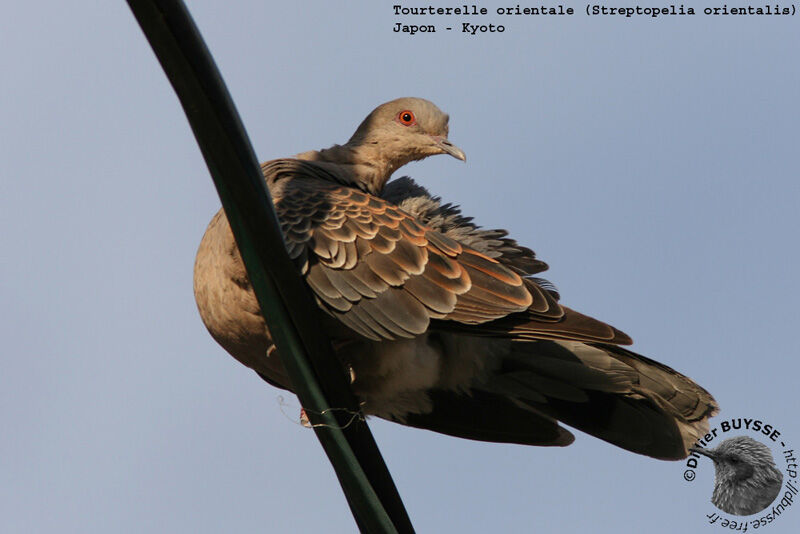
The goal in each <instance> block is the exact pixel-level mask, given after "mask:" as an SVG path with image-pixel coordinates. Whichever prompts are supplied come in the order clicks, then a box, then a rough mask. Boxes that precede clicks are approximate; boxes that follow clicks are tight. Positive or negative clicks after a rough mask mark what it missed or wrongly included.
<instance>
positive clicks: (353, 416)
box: [278, 395, 366, 430]
mask: <svg viewBox="0 0 800 534" xmlns="http://www.w3.org/2000/svg"><path fill="white" fill-rule="evenodd" d="M278 406H279V407H280V410H281V413H282V414H283V416H284V417H286V419H288V420H289V421H291V422H292V423H294V424H296V425H299V426H302V427H305V428H319V427H327V428H337V429H339V430H344V429H345V428H347V427H349V426H350V425H352V424H353V423H354V422H356V421H359V420H360V421H365V420H366V418H365V417H364V415H363V414H362V413H361V412H354V411H353V410H350V409H348V408H327V409H325V410H322V411H321V412H315V411H313V410H308V409H306V408H300V410H301V414H303V412H305V415H306V421H305V422H304V421H303V418H302V416H301V418H300V420H299V421H298V420H297V419H296V418H294V417H292V416H291V415H289V414H288V413H286V411H285V410H284V408H292V409H296V408H295V407H294V406H292V405H291V404H289V403H288V402H286V399H284V397H283V395H278ZM329 412H345V413H347V414H349V415H350V419H348V421H347V423H345V424H344V425H329V424H327V423H314V424H312V423H311V421H310V420H308V415H307V414H309V413H313V414H315V415H320V416H322V415H325V414H327V413H329Z"/></svg>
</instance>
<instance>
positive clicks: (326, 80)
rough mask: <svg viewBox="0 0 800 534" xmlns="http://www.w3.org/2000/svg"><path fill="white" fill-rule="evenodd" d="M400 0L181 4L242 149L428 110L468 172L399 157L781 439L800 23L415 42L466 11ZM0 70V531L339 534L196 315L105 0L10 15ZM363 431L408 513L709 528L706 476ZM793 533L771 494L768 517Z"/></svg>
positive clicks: (580, 300) (174, 190)
mask: <svg viewBox="0 0 800 534" xmlns="http://www.w3.org/2000/svg"><path fill="white" fill-rule="evenodd" d="M392 4H393V2H367V1H364V0H361V1H355V2H347V3H345V2H322V1H309V2H293V3H290V2H285V3H280V4H277V3H274V2H273V3H264V2H239V1H233V2H228V3H224V4H223V3H221V2H211V1H207V0H204V1H195V2H190V9H191V12H192V14H193V15H194V17H195V20H196V22H197V24H198V26H199V27H200V29H201V31H202V33H203V35H204V36H205V38H206V40H207V43H208V45H209V47H210V49H211V51H212V53H213V54H214V56H215V58H216V60H217V63H218V65H219V67H220V70H221V71H222V73H223V75H224V77H225V80H226V82H227V83H228V86H229V89H230V91H231V94H232V95H233V97H234V100H235V102H236V104H237V106H238V109H239V112H240V113H241V115H242V118H243V120H244V123H245V125H246V127H247V129H248V132H249V134H250V136H251V140H252V142H253V145H254V147H255V149H256V153H257V154H258V157H259V159H261V160H267V159H271V158H274V157H280V156H287V155H291V154H294V153H297V152H300V151H303V150H308V149H314V148H321V147H325V146H329V145H331V144H333V143H341V142H344V141H346V140H347V138H348V137H349V136H350V134H351V133H352V132H353V130H354V129H355V127H356V126H357V125H358V123H359V122H360V121H361V119H362V118H363V117H364V116H365V115H366V114H367V113H368V112H369V111H370V110H371V109H372V108H374V107H375V106H376V105H378V104H380V103H382V102H384V101H386V100H390V99H393V98H396V97H399V96H421V97H425V98H428V99H430V100H432V101H434V102H435V103H437V104H438V105H439V107H441V108H442V109H443V110H445V111H447V112H448V113H449V114H450V116H451V121H450V138H451V140H452V141H453V142H454V143H455V144H457V145H458V146H460V147H461V148H462V149H464V151H465V152H466V153H467V156H468V159H467V163H466V164H462V163H461V162H458V161H455V160H453V159H452V158H444V157H442V158H431V159H429V160H426V161H424V162H418V163H414V164H411V165H409V166H408V167H406V168H404V169H402V170H401V171H400V172H399V173H398V175H400V174H409V175H411V176H413V177H414V178H415V179H417V180H418V181H420V182H422V183H424V184H425V185H426V186H428V187H429V188H430V189H431V190H432V191H433V192H434V193H436V194H439V195H441V196H443V197H444V198H445V199H446V200H448V201H452V202H456V203H459V204H461V206H462V207H463V209H464V211H465V212H466V213H467V214H469V215H473V216H474V217H475V218H476V219H477V221H478V222H479V223H480V224H482V225H484V226H487V227H501V228H507V229H508V230H510V232H511V234H512V236H513V237H515V238H516V239H518V240H519V241H520V242H521V243H523V244H525V245H528V246H530V247H532V248H533V249H534V250H536V251H537V253H538V254H539V255H540V257H541V258H542V259H544V260H545V261H547V262H548V263H549V264H550V267H551V270H550V271H549V272H548V273H547V275H548V278H549V279H551V280H552V281H553V282H554V283H556V284H557V285H558V287H559V288H560V290H561V294H562V298H563V302H564V303H566V304H567V305H569V306H571V307H573V308H576V309H579V310H581V311H583V312H585V313H588V314H591V315H593V316H595V317H598V318H601V319H604V320H606V321H608V322H610V323H612V324H614V325H615V326H617V327H619V328H621V329H622V330H624V331H625V332H627V333H629V334H631V335H632V336H633V338H634V340H635V345H634V346H633V348H634V350H636V351H638V352H641V353H643V354H646V355H648V356H650V357H652V358H655V359H657V360H659V361H662V362H664V363H667V364H669V365H671V366H673V367H675V368H676V369H679V370H680V371H682V372H684V373H686V374H688V375H689V376H691V377H693V378H694V379H696V380H697V381H698V382H699V383H701V384H702V385H703V386H705V387H706V388H708V389H709V390H710V391H711V392H712V393H713V394H714V395H715V396H716V398H717V400H718V401H719V403H720V405H721V406H722V409H723V411H722V414H721V415H720V418H719V419H718V420H717V421H722V420H724V419H727V418H731V417H755V418H760V419H763V420H765V421H768V422H771V423H772V424H773V425H775V426H777V427H778V428H780V430H781V432H782V436H783V437H785V439H786V442H787V443H789V444H792V445H793V446H794V447H796V448H800V428H798V426H797V405H798V401H797V389H796V384H797V377H798V373H799V372H800V365H798V363H797V362H798V358H797V345H796V342H795V340H794V337H795V336H796V332H797V331H798V328H800V313H799V312H798V308H797V304H796V303H797V302H798V301H800V283H798V279H797V272H796V271H797V267H796V266H797V265H798V264H799V263H800V252H798V247H797V242H798V238H797V230H798V228H800V216H798V213H797V207H798V205H799V204H800V186H798V179H797V158H796V154H797V143H798V124H800V112H798V106H797V95H798V94H800V92H799V90H800V63H798V62H797V61H795V59H794V57H793V55H794V54H795V53H796V52H797V50H798V45H800V36H798V32H797V22H796V21H797V19H796V18H794V17H733V16H731V17H703V16H695V17H659V18H656V19H653V18H649V17H644V18H625V17H613V18H612V17H607V18H601V17H592V18H589V17H586V16H584V15H582V13H583V10H584V8H585V6H584V5H582V4H569V3H567V4H565V5H572V7H574V8H575V10H576V12H577V13H576V15H574V16H572V17H549V18H541V17H505V18H503V19H502V20H494V22H496V23H503V24H504V25H505V27H506V31H505V32H504V33H502V34H485V35H476V36H468V35H466V34H462V33H460V32H458V31H450V32H447V31H438V32H437V33H431V34H417V35H414V36H412V37H409V36H407V35H402V34H399V33H394V32H392V27H393V25H394V24H395V23H396V22H403V23H409V24H413V23H433V24H442V25H444V24H445V23H448V24H449V23H451V22H452V25H453V26H455V27H456V28H458V26H459V25H460V22H462V21H461V19H460V18H453V19H452V20H447V19H440V18H436V19H431V20H426V21H424V22H423V21H419V22H415V21H414V20H413V19H411V18H402V17H397V16H395V15H394V14H393V11H392V9H391V5H392ZM436 5H441V6H448V5H451V4H436ZM452 5H455V4H452ZM480 5H482V6H485V7H487V8H489V11H490V12H491V11H492V10H493V8H495V7H497V6H502V5H504V4H500V3H495V2H483V3H481V4H480ZM641 5H650V4H646V3H643V4H641ZM709 5H712V4H709ZM713 5H715V6H716V4H713ZM731 5H733V4H731ZM523 7H524V6H523ZM440 21H441V22H440ZM492 21H493V17H492V16H488V17H487V18H486V19H485V22H486V23H489V22H492ZM465 22H473V23H474V22H475V21H474V20H469V21H466V20H465ZM0 64H2V65H3V73H4V74H3V79H4V81H3V83H2V84H0V91H1V92H0V97H1V98H0V120H2V128H0V136H1V137H0V223H1V224H2V228H3V231H2V232H0V251H2V254H0V336H2V339H3V340H4V350H3V356H2V371H0V428H1V429H2V432H0V481H1V482H0V531H2V532H76V533H77V532H80V533H89V532H265V531H266V532H352V531H354V528H355V527H354V523H353V520H352V517H351V516H350V512H349V510H348V508H347V506H346V504H345V501H344V498H343V496H342V494H341V491H340V489H339V486H338V483H337V482H336V479H335V477H334V475H333V471H332V469H331V468H330V466H329V465H328V463H327V460H326V458H325V456H324V454H323V452H322V449H321V448H320V446H319V444H318V442H317V440H316V439H315V437H314V436H313V434H312V432H310V431H308V430H306V429H304V428H303V427H301V426H299V425H298V424H297V421H296V419H297V411H298V409H299V407H298V405H297V402H296V399H294V397H292V396H291V395H289V394H287V393H285V392H282V391H279V390H277V389H274V388H272V387H271V386H269V385H267V384H265V383H263V382H262V381H261V380H260V379H259V378H258V377H257V376H256V375H255V374H254V373H252V372H251V371H249V370H247V369H246V368H244V367H242V366H241V365H239V364H238V363H236V362H235V361H234V360H233V359H232V358H230V357H229V356H227V354H226V353H225V352H224V351H223V350H222V349H221V348H220V347H218V346H217V345H216V344H215V343H214V341H213V340H212V339H211V337H210V336H209V335H208V334H207V333H206V331H205V329H204V327H203V325H202V323H201V322H200V319H199V316H198V314H197V312H196V309H195V305H194V300H193V297H192V280H191V277H192V264H193V260H194V254H195V251H196V247H197V245H198V243H199V241H200V237H201V236H202V233H203V231H204V229H205V225H206V224H207V222H208V220H209V219H210V217H211V216H212V214H213V213H214V212H215V211H216V210H217V209H218V206H219V200H218V198H217V197H216V194H215V191H214V189H213V186H212V183H211V180H210V178H209V176H208V173H207V170H206V168H205V164H204V162H203V160H202V158H201V156H200V153H199V150H198V148H197V146H196V144H195V142H194V139H193V137H192V135H191V133H190V130H189V128H188V125H187V122H186V120H185V117H184V116H183V113H182V110H181V108H180V106H179V104H178V101H177V99H176V97H175V95H174V93H173V91H172V89H171V87H170V86H169V84H168V82H167V80H166V78H165V76H164V75H163V73H162V71H161V69H160V66H159V65H158V63H157V62H156V60H155V57H154V56H153V54H152V52H151V50H150V48H149V46H148V45H147V43H146V41H145V39H144V37H143V35H142V33H141V31H140V30H139V28H138V26H137V24H136V22H135V20H134V19H133V16H132V15H131V13H130V12H129V10H128V8H127V5H126V4H125V3H124V2H121V1H118V2H86V1H79V2H74V3H69V4H67V3H62V2H44V3H37V4H36V5H34V4H25V3H17V4H15V5H14V6H13V7H8V8H7V9H6V10H5V11H4V16H3V17H0ZM281 396H283V397H284V400H285V402H286V403H288V404H290V407H289V408H283V409H282V408H281V405H280V400H279V399H280V397H281ZM713 424H715V423H714V422H712V425H713ZM371 428H372V430H373V432H374V434H375V436H376V439H377V441H378V443H379V445H380V447H381V450H382V452H383V454H384V456H385V458H386V461H387V463H388V465H389V468H390V469H391V471H392V474H393V476H394V478H395V481H396V482H397V485H398V487H399V489H400V492H401V494H402V496H403V498H404V501H405V503H406V506H407V508H408V510H409V513H410V514H411V517H412V519H413V521H414V523H415V526H416V527H417V529H418V531H419V532H465V533H472V532H475V533H481V532H487V531H492V532H532V531H535V530H536V531H540V532H572V531H579V530H583V531H591V532H601V533H602V532H628V531H633V530H634V529H635V530H637V531H646V532H654V533H662V532H663V533H672V532H684V531H690V532H704V531H711V530H713V529H714V528H717V526H716V525H714V526H706V525H705V524H704V520H705V514H707V513H711V512H712V511H714V508H713V507H712V506H711V505H710V504H709V503H708V498H709V496H710V493H711V484H712V472H711V469H710V465H701V468H700V469H699V470H698V479H697V480H696V481H695V482H694V483H687V482H685V481H684V480H683V476H682V474H683V471H684V467H683V464H682V463H680V462H661V461H657V460H652V459H650V458H646V457H642V456H637V455H634V454H631V453H627V452H625V451H622V450H620V449H617V448H615V447H613V446H611V445H608V444H606V443H604V442H601V441H599V440H597V439H594V438H591V437H589V436H586V435H584V434H580V433H578V435H577V440H576V442H575V444H574V445H572V446H570V447H568V448H564V449H546V448H531V447H523V446H511V445H497V444H485V443H477V442H470V441H464V440H458V439H455V438H450V437H447V436H440V435H437V434H434V433H430V432H425V431H420V430H414V429H409V428H405V427H402V426H399V425H393V424H390V423H387V422H384V421H381V420H374V421H372V423H371ZM798 525H800V510H795V509H790V510H789V511H788V512H787V513H786V514H785V515H783V516H781V517H780V518H779V519H778V520H777V521H775V522H774V524H772V525H769V527H768V528H767V531H768V532H775V533H779V532H796V531H797V528H798ZM708 529H710V530H708Z"/></svg>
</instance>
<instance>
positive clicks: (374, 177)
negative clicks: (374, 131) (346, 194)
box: [295, 143, 406, 195]
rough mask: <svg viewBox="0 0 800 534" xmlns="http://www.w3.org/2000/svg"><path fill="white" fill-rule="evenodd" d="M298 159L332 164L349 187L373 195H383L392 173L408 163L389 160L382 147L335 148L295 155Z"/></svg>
mask: <svg viewBox="0 0 800 534" xmlns="http://www.w3.org/2000/svg"><path fill="white" fill-rule="evenodd" d="M295 157H296V158H297V159H301V160H305V161H314V162H317V163H322V164H331V165H334V166H335V167H336V170H337V174H338V175H342V178H343V179H344V180H345V181H347V182H348V183H349V184H351V185H353V186H354V187H358V188H359V189H363V190H364V191H368V192H369V193H372V194H373V195H379V194H380V193H381V191H383V186H385V185H386V182H388V181H389V178H390V177H391V175H392V173H393V172H394V171H396V170H397V169H398V168H399V167H401V166H402V165H404V164H405V163H406V162H405V161H395V160H392V159H390V158H387V157H386V156H385V154H384V153H383V151H382V150H381V148H380V146H379V145H378V144H365V143H362V144H351V143H347V144H345V145H333V146H332V147H330V148H325V149H322V150H311V151H308V152H303V153H301V154H298V155H297V156H295Z"/></svg>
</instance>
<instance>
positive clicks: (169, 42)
mask: <svg viewBox="0 0 800 534" xmlns="http://www.w3.org/2000/svg"><path fill="white" fill-rule="evenodd" d="M127 1H128V5H129V6H130V8H131V10H132V11H133V13H134V16H135V17H136V19H137V21H138V22H139V25H140V26H141V28H142V30H143V32H144V34H145V36H146V37H147V40H148V41H149V42H150V45H151V47H152V48H153V51H154V52H155V55H156V57H157V58H158V60H159V62H160V63H161V66H162V67H163V69H164V72H165V73H166V74H167V77H168V78H169V81H170V82H171V83H172V86H173V88H174V89H175V92H176V93H177V95H178V98H179V99H180V102H181V105H182V106H183V109H184V111H185V113H186V117H187V118H188V120H189V124H190V125H191V127H192V131H193V132H194V135H195V138H196V139H197V143H198V145H199V146H200V150H201V151H202V153H203V157H204V158H205V160H206V164H207V165H208V168H209V171H210V172H211V176H212V178H213V180H214V184H215V185H216V188H217V192H218V193H219V196H220V199H221V200H222V206H223V208H224V209H225V214H226V215H227V217H228V220H229V222H230V225H231V228H232V229H233V233H234V236H235V238H236V243H237V245H238V247H239V250H240V251H241V253H242V258H243V260H244V263H245V266H246V267H247V273H248V276H249V278H250V281H251V282H252V285H253V289H254V291H255V293H256V296H257V297H258V302H259V304H260V306H261V310H262V313H263V314H264V317H265V319H266V321H267V324H268V325H269V329H270V333H271V334H272V338H273V340H274V341H275V344H276V346H277V348H278V354H280V357H281V361H282V362H283V364H284V366H285V367H286V370H287V372H288V374H289V378H290V380H291V382H292V387H293V389H294V391H295V392H296V393H297V396H298V398H299V399H300V402H301V404H302V405H303V407H304V408H305V409H306V412H307V414H308V416H309V418H310V419H311V422H312V423H313V424H314V430H315V432H316V435H317V437H318V438H319V441H320V443H321V444H322V446H323V448H324V449H325V452H326V454H327V455H328V458H329V459H330V461H331V464H332V465H333V468H334V470H335V472H336V475H337V477H338V479H339V483H340V484H341V486H342V489H343V490H344V493H345V496H346V497H347V501H348V504H349V505H350V509H351V511H352V512H353V516H354V517H355V519H356V522H357V523H358V526H359V528H360V529H361V530H362V531H363V532H375V533H384V532H386V533H392V532H402V533H405V532H413V531H414V529H413V527H412V525H411V520H410V519H409V517H408V514H407V512H406V510H405V507H404V506H403V502H402V500H401V498H400V495H399V494H398V493H397V488H396V487H395V485H394V482H393V481H392V478H391V475H390V474H389V471H388V469H387V467H386V465H385V463H384V461H383V458H382V456H381V454H380V451H379V450H378V447H377V445H376V444H375V441H374V439H373V437H372V434H371V432H370V431H369V428H368V427H367V424H366V422H365V421H363V419H362V418H356V419H355V420H352V417H351V416H350V415H348V414H352V413H357V412H358V411H359V407H358V404H357V402H356V399H355V397H354V396H353V394H352V392H351V391H350V388H349V385H348V382H347V378H346V377H347V375H346V374H345V372H344V371H343V369H342V367H341V365H340V364H339V362H338V360H337V359H336V357H335V356H334V354H333V351H332V349H331V345H330V341H329V340H328V339H327V337H326V336H325V334H324V333H322V332H321V331H320V330H319V328H317V326H316V325H317V324H319V320H318V315H319V313H320V311H319V309H318V308H317V306H316V305H315V304H314V302H313V300H312V298H311V295H310V293H309V291H308V288H306V286H305V285H304V284H303V282H302V280H301V279H300V277H299V275H298V274H297V270H296V267H295V266H294V264H293V263H292V262H291V260H290V259H289V256H288V254H287V253H286V249H285V246H284V242H283V236H282V235H281V232H280V229H279V228H280V227H279V224H278V219H277V217H276V215H275V211H274V209H273V206H272V199H271V198H270V196H269V191H268V190H267V188H266V185H265V183H264V179H263V177H262V175H261V172H260V170H259V166H258V162H257V160H256V157H255V154H254V152H253V149H252V146H251V145H250V141H249V139H248V137H247V133H246V132H245V129H244V126H243V125H242V123H241V120H240V118H239V115H238V113H237V112H236V108H235V107H234V105H233V101H232V100H231V97H230V95H229V94H228V91H227V89H226V87H225V84H224V82H223V81H222V77H221V75H220V73H219V71H218V70H217V67H216V65H215V63H214V61H213V59H212V57H211V54H210V53H209V51H208V49H207V48H206V46H205V43H204V42H203V39H202V37H201V36H200V33H199V31H198V29H197V27H196V26H195V24H194V22H193V20H192V19H191V17H190V15H189V13H188V11H187V9H186V7H185V6H184V4H183V2H181V1H180V0H127Z"/></svg>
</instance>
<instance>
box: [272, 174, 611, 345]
mask: <svg viewBox="0 0 800 534" xmlns="http://www.w3.org/2000/svg"><path fill="white" fill-rule="evenodd" d="M264 171H265V176H266V177H267V182H268V184H270V189H271V191H272V192H273V196H274V197H275V205H276V210H277V213H278V218H279V219H280V221H281V228H282V230H283V234H284V237H285V240H286V246H287V250H288V252H289V255H290V257H291V258H292V259H293V260H294V261H295V262H296V264H297V265H298V267H299V269H300V271H301V273H302V274H303V275H304V277H305V279H306V282H307V283H308V285H309V287H311V289H312V290H313V292H314V294H315V295H316V297H317V300H318V302H319V304H320V306H321V307H322V308H323V309H325V310H326V311H327V312H328V313H330V314H331V315H333V316H334V317H335V318H337V319H338V320H339V321H341V322H342V323H344V324H345V325H347V326H348V327H350V328H351V329H352V330H354V331H356V332H358V333H360V334H361V335H363V336H365V337H367V338H369V339H374V340H380V339H395V338H403V337H406V338H410V337H414V336H416V335H419V334H422V333H423V332H425V331H426V330H427V329H428V327H429V326H430V321H431V320H432V319H433V320H438V321H439V323H438V324H439V325H440V326H442V327H444V328H465V327H467V325H470V326H469V331H470V332H471V333H473V334H477V335H492V336H494V335H501V336H516V335H520V336H523V337H524V336H530V337H545V338H547V337H556V338H559V339H561V338H567V339H580V340H595V341H611V342H617V341H618V340H617V338H618V337H619V336H617V335H616V332H617V331H615V330H614V329H613V328H611V327H610V326H608V325H605V324H604V323H600V322H599V321H595V320H594V319H590V318H587V317H585V316H581V315H579V314H576V313H574V312H573V313H569V311H568V310H566V309H565V308H563V307H562V306H560V305H559V304H558V303H557V302H556V300H555V298H554V297H553V296H552V295H551V294H550V293H549V292H548V291H546V290H544V289H542V288H541V287H540V286H539V285H538V284H537V283H536V282H534V281H533V280H531V279H528V278H524V277H522V276H520V275H519V274H517V273H516V272H514V271H513V270H512V269H510V268H508V267H506V266H504V265H503V264H502V263H500V262H499V261H497V260H495V259H493V258H491V257H489V256H487V255H485V254H483V253H481V252H478V251H477V250H475V249H473V248H471V247H468V246H466V245H462V244H461V243H459V242H458V241H456V240H454V239H451V238H449V237H447V236H446V235H444V234H442V233H440V232H437V231H436V230H433V229H432V228H430V227H429V226H426V225H424V224H422V223H421V222H420V221H418V220H417V219H416V218H415V217H413V216H411V215H409V214H408V213H407V212H405V211H403V210H401V209H399V208H398V207H397V206H394V205H393V204H391V203H389V202H387V201H386V200H383V199H381V198H378V197H375V196H372V195H369V194H367V193H365V192H362V191H360V190H357V189H354V188H352V187H348V186H346V185H342V184H340V183H336V182H337V176H336V175H335V174H331V170H330V169H326V168H323V167H320V166H319V165H317V164H314V163H310V162H305V161H300V160H275V161H274V162H270V163H268V164H265V166H264ZM338 181H342V182H344V181H345V180H338ZM505 320H508V321H510V322H509V323H508V324H506V323H502V321H505ZM478 325H480V326H478ZM512 327H513V329H514V331H513V332H511V333H509V331H508V329H509V328H512ZM623 336H624V335H623ZM621 341H622V342H624V341H625V339H622V340H621Z"/></svg>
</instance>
